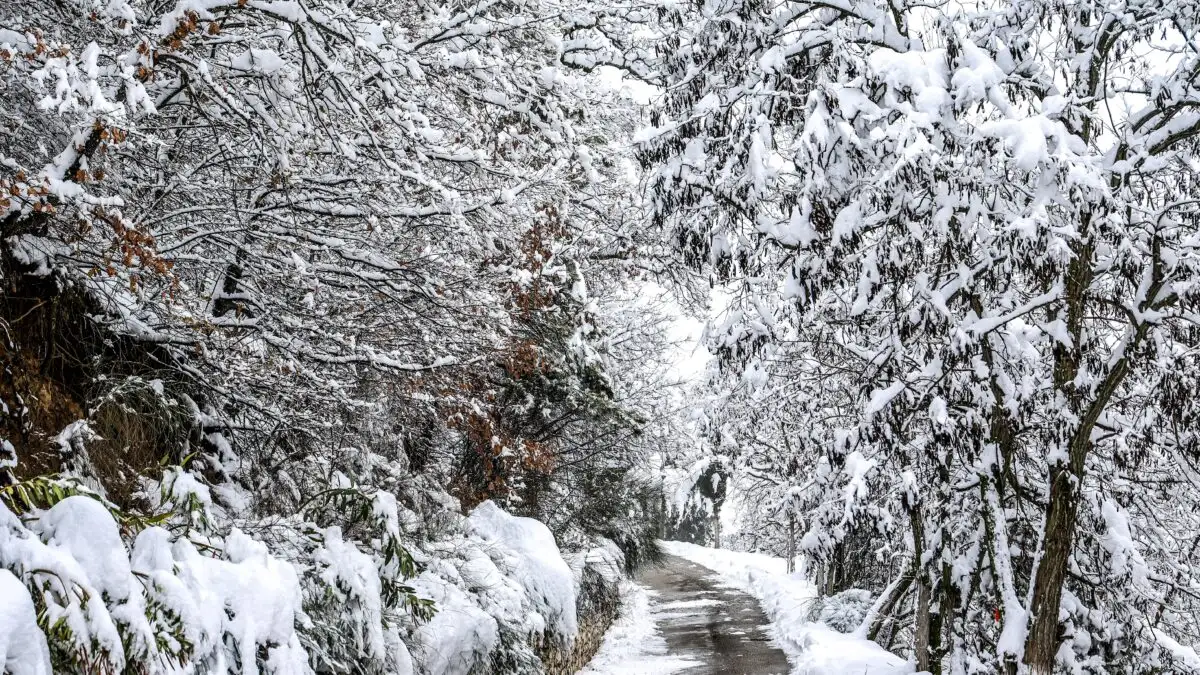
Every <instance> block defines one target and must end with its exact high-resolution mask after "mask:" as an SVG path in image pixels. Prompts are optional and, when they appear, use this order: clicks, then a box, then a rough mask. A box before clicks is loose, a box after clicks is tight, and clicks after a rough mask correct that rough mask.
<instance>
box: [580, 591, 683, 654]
mask: <svg viewBox="0 0 1200 675" xmlns="http://www.w3.org/2000/svg"><path fill="white" fill-rule="evenodd" d="M652 593H653V591H650V590H647V589H646V588H644V587H642V586H639V585H638V584H635V583H633V582H632V581H622V582H621V598H622V606H621V617H620V618H619V619H617V620H616V621H615V622H613V625H612V628H610V629H609V630H608V633H607V634H606V635H605V636H604V642H603V644H601V645H600V649H599V651H597V652H596V656H594V657H593V658H592V660H591V662H590V663H588V664H587V665H586V666H584V668H583V670H581V671H579V675H669V673H677V672H679V671H681V670H684V669H686V668H690V667H692V666H695V665H698V663H697V662H696V661H693V660H690V659H685V658H680V657H678V656H671V655H670V654H667V642H666V640H664V639H663V636H662V634H661V633H660V632H659V630H658V625H657V622H656V621H655V618H656V616H657V613H656V612H654V611H652V610H651V609H650V595H651V594H652Z"/></svg>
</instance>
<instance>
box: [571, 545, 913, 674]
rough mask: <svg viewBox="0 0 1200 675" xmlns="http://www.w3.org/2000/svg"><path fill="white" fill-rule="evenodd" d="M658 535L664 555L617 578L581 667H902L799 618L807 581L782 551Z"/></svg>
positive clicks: (806, 600)
mask: <svg viewBox="0 0 1200 675" xmlns="http://www.w3.org/2000/svg"><path fill="white" fill-rule="evenodd" d="M663 545H664V547H665V548H666V550H667V551H668V552H669V553H670V554H671V555H669V556H668V557H667V560H666V562H665V563H664V564H663V565H662V566H660V567H657V568H649V569H646V570H644V571H643V572H642V573H641V575H640V576H639V578H638V582H639V583H632V582H629V583H627V585H626V587H625V589H624V590H625V597H626V601H625V609H624V611H623V614H622V617H621V619H620V620H618V621H617V623H616V624H614V626H613V628H612V629H611V630H610V631H609V634H608V635H607V636H606V638H605V642H604V644H603V645H602V646H601V648H600V651H599V653H598V654H597V655H596V658H595V659H594V660H593V661H592V662H591V663H590V664H589V666H588V668H586V669H584V670H583V671H582V674H581V675H668V674H670V673H681V674H682V675H770V674H773V673H780V674H784V673H789V672H790V673H794V674H798V675H905V674H907V673H911V672H912V666H911V665H910V664H908V663H906V662H905V661H904V660H903V659H901V658H899V657H897V656H895V655H894V654H890V653H888V652H887V651H885V650H883V649H882V648H880V647H879V645H877V644H875V643H874V642H870V641H868V640H865V639H863V638H861V637H857V636H855V635H851V634H844V633H839V632H837V631H835V630H833V629H831V628H829V627H827V626H825V625H824V624H820V623H813V622H811V621H809V620H808V618H807V617H808V611H807V608H808V607H809V605H810V603H811V601H812V599H813V597H814V589H813V588H812V585H811V584H810V583H809V582H808V581H807V580H805V579H804V578H803V577H802V575H789V574H787V573H786V572H785V571H784V567H785V565H784V561H783V560H781V559H778V558H773V557H771V556H765V555H761V554H757V553H740V552H736V551H726V550H717V549H709V548H704V547H700V546H692V545H690V544H680V543H678V542H664V543H663ZM781 649H782V651H781ZM785 654H786V656H785ZM789 660H790V664H789Z"/></svg>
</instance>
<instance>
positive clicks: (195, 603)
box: [0, 494, 308, 675]
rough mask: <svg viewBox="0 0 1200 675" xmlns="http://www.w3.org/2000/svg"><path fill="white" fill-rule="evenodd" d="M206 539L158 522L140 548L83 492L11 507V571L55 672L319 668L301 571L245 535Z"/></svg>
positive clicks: (7, 565) (0, 542) (2, 533)
mask: <svg viewBox="0 0 1200 675" xmlns="http://www.w3.org/2000/svg"><path fill="white" fill-rule="evenodd" d="M202 543H203V548H204V550H205V551H206V553H203V554H202V553H201V552H200V549H198V548H197V546H196V544H193V542H191V541H189V540H188V539H187V538H179V537H175V536H174V535H172V534H171V533H170V532H168V531H167V530H165V529H163V528H161V527H157V526H150V527H146V528H145V529H143V530H142V531H141V532H140V533H139V534H138V535H137V537H136V539H135V540H134V543H133V547H132V550H130V549H129V548H128V547H126V545H125V542H124V540H123V539H122V537H121V534H120V528H119V527H118V524H117V521H116V520H115V519H114V518H113V515H112V512H111V511H110V505H107V504H105V503H104V502H102V501H101V500H100V499H98V498H96V497H94V496H87V495H84V494H73V495H70V496H67V497H65V498H64V499H62V500H60V501H58V502H57V503H55V504H53V505H52V506H49V508H45V509H38V508H33V509H30V510H28V511H26V512H24V513H23V515H22V517H21V518H18V517H17V516H16V515H15V514H14V513H13V512H12V511H11V510H9V508H8V507H7V506H5V505H3V504H2V503H0V567H2V568H4V569H6V570H7V571H8V572H9V573H11V574H12V575H14V576H15V578H17V579H19V580H20V581H21V582H22V584H23V593H25V597H26V598H28V599H29V602H30V603H31V604H32V605H33V606H34V607H36V608H37V611H38V623H39V627H40V629H41V631H42V632H43V633H44V634H45V636H46V637H47V638H48V640H47V642H48V644H49V650H48V652H47V657H48V662H46V663H43V664H42V665H44V666H45V668H46V670H47V672H49V671H51V670H53V671H54V672H79V671H95V670H99V671H103V672H121V671H123V670H126V669H129V670H132V671H142V672H149V673H158V672H173V669H174V668H176V667H183V666H184V665H186V664H188V663H192V664H196V665H203V667H205V668H206V669H207V671H208V672H211V673H235V672H236V673H253V672H265V673H279V674H281V675H282V674H285V673H286V674H291V673H306V672H308V665H307V657H306V655H305V652H304V649H303V648H302V647H301V646H300V642H299V638H298V637H297V635H296V632H295V626H296V623H297V622H298V621H299V620H301V617H302V613H301V608H300V587H299V582H298V578H297V575H296V572H295V570H294V568H293V567H292V566H291V565H290V564H288V563H286V562H283V561H280V560H278V559H276V558H273V557H271V556H270V555H269V554H268V552H267V549H266V547H265V546H264V545H263V544H262V543H261V542H257V541H255V540H254V539H252V538H251V537H249V536H247V535H246V534H244V533H242V532H240V531H238V530H236V529H234V530H233V531H231V532H230V533H229V534H228V535H227V536H225V537H223V538H218V537H209V538H205V540H204V541H203V542H202ZM213 553H216V554H217V555H215V556H214V555H212V554H213ZM10 585H11V584H10ZM18 602H23V601H18ZM30 672H33V671H30Z"/></svg>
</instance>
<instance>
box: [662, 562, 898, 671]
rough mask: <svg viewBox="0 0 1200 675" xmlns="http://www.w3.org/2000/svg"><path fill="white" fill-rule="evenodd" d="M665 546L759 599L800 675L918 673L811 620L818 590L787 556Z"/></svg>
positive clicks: (864, 643)
mask: <svg viewBox="0 0 1200 675" xmlns="http://www.w3.org/2000/svg"><path fill="white" fill-rule="evenodd" d="M662 545H663V548H664V549H665V550H666V551H667V552H668V553H671V554H673V555H677V556H679V557H681V558H685V559H687V560H690V561H692V562H694V563H696V564H698V565H702V566H704V567H707V568H708V569H710V570H712V571H713V572H716V574H717V576H718V577H719V578H720V579H721V580H722V581H723V582H725V583H727V584H729V585H730V586H732V587H734V588H737V589H738V590H741V591H744V592H746V593H749V594H751V595H753V596H754V597H756V598H758V601H759V604H761V605H762V608H763V611H764V612H765V613H766V614H767V617H768V618H770V620H771V629H772V632H773V634H774V637H775V641H776V642H777V643H778V644H779V646H780V647H781V648H782V649H783V650H784V652H785V653H786V654H787V656H788V659H789V660H790V661H791V662H792V665H793V667H794V670H793V673H795V675H900V674H901V673H911V672H913V667H912V665H911V664H909V663H907V662H906V661H905V660H904V659H901V658H900V657H898V656H896V655H895V654H892V653H890V652H888V651H887V650H885V649H883V648H882V647H880V646H879V645H878V644H876V643H874V642H871V641H869V640H865V639H863V638H860V637H855V636H854V635H851V634H846V633H839V632H838V631H836V630H834V629H832V628H830V627H828V626H826V625H824V624H822V623H815V622H812V621H809V620H808V616H809V611H810V609H811V608H812V606H813V603H814V602H815V600H816V597H817V593H816V588H815V587H814V586H813V584H812V583H811V582H810V581H808V580H807V579H805V578H804V576H803V575H802V574H800V573H794V574H790V575H789V574H788V573H787V562H786V561H785V560H784V559H783V558H776V557H774V556H769V555H764V554H761V553H745V552H742V551H726V550H723V549H712V548H705V547H703V546H696V545H693V544H685V543H682V542H676V541H664V542H662Z"/></svg>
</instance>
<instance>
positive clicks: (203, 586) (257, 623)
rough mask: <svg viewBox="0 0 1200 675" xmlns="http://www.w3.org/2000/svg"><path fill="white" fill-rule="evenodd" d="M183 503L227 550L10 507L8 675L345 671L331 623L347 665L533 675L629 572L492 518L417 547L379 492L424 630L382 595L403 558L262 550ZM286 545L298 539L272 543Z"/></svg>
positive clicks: (454, 523) (184, 534)
mask: <svg viewBox="0 0 1200 675" xmlns="http://www.w3.org/2000/svg"><path fill="white" fill-rule="evenodd" d="M177 482H178V481H177ZM197 485H199V484H197ZM175 487H179V486H178V485H175ZM175 492H179V490H166V491H165V492H164V494H166V495H174V493H175ZM187 494H188V495H189V496H190V497H195V499H191V498H189V499H187V500H184V501H186V507H187V508H185V509H184V510H188V509H194V510H195V511H198V512H202V513H203V514H204V516H203V520H205V521H220V522H222V523H224V524H225V525H226V526H227V529H226V530H225V533H224V534H223V535H218V534H216V533H215V531H209V532H207V533H204V532H200V531H197V530H189V529H186V528H184V529H180V528H179V527H178V525H179V523H178V522H175V521H172V522H173V523H174V524H173V525H170V524H169V523H167V522H164V523H163V524H164V525H169V526H170V529H167V528H165V527H160V526H158V525H150V526H141V527H138V528H135V529H136V533H134V531H135V530H134V529H131V528H130V527H129V524H128V523H122V524H120V525H119V524H118V522H117V520H116V519H115V518H114V514H113V512H111V511H110V509H109V507H108V506H107V505H105V504H104V503H103V502H102V501H101V500H100V499H98V498H97V497H94V496H88V495H74V496H67V497H66V498H64V499H61V500H60V501H57V503H54V504H53V506H50V507H49V508H46V509H32V510H29V511H26V512H24V513H22V514H21V515H20V516H19V517H18V515H16V514H15V513H13V512H12V511H10V510H9V508H8V507H6V506H5V505H4V502H2V501H0V672H4V673H11V675H48V674H49V673H52V672H55V670H56V667H55V665H54V664H56V663H57V664H66V663H73V664H81V663H83V664H92V666H94V667H95V668H98V669H100V670H105V671H111V672H121V671H123V670H127V669H133V670H139V671H140V672H146V673H147V674H157V673H163V674H175V673H195V672H206V673H213V674H221V673H239V674H241V675H246V674H254V673H264V674H266V673H272V674H276V675H307V674H309V673H311V672H313V670H312V668H313V663H322V662H324V663H332V662H331V660H330V659H331V658H336V656H337V655H336V654H333V653H329V652H327V651H323V650H325V649H326V647H327V646H328V642H326V643H322V642H321V641H320V639H315V638H314V636H316V637H317V638H320V637H322V636H321V635H320V632H319V631H320V630H321V628H320V626H321V625H322V623H325V624H326V625H327V627H332V630H333V631H335V634H334V635H333V636H332V638H330V639H331V640H332V642H333V643H335V644H337V645H340V647H339V649H344V650H349V651H350V652H353V653H357V654H360V655H366V656H367V657H368V658H367V661H366V662H369V663H371V664H373V666H372V667H373V668H377V671H378V672H380V673H383V672H386V673H389V674H390V675H411V674H412V673H414V672H420V673H423V674H425V673H428V674H430V675H465V673H468V672H471V671H474V672H479V671H480V669H483V671H484V672H498V671H497V668H498V667H499V666H497V667H496V668H494V667H493V665H494V664H495V663H498V662H497V661H494V659H504V660H505V661H504V663H506V664H508V665H509V666H511V665H512V664H520V663H528V664H531V665H532V666H534V667H536V664H537V656H536V654H535V652H534V644H535V643H537V642H539V641H546V640H555V641H558V642H559V643H562V644H569V643H570V642H571V640H572V639H573V638H574V635H575V632H576V625H577V623H576V622H577V618H576V608H575V600H576V593H577V589H578V588H579V578H580V576H581V575H582V572H583V569H584V568H585V567H590V568H592V569H596V570H598V571H599V572H600V574H601V575H602V576H605V577H606V578H607V577H608V576H611V575H612V574H613V573H614V572H615V573H617V574H619V570H620V569H621V566H622V559H621V557H620V551H619V549H616V547H615V545H611V543H608V542H594V545H593V546H592V547H591V548H588V547H584V548H583V549H582V550H581V551H580V552H579V553H576V554H573V555H571V556H568V558H570V559H571V563H568V562H567V560H565V559H564V556H563V555H562V554H561V553H560V551H559V549H558V547H557V545H556V543H555V540H554V537H553V536H552V535H551V533H550V531H549V529H547V528H546V526H545V525H543V524H541V523H540V522H538V521H536V520H532V519H528V518H518V517H514V516H511V515H509V514H507V513H505V512H504V511H503V510H501V509H500V508H499V507H497V506H495V505H494V504H492V503H490V502H485V503H484V504H482V505H481V506H479V507H477V508H476V509H475V511H474V512H473V513H472V514H471V515H470V516H469V517H467V518H462V517H459V516H457V515H455V514H454V513H453V511H452V510H449V509H447V511H446V513H445V514H444V515H445V517H446V522H445V523H444V524H443V526H442V528H441V529H440V531H439V532H437V533H436V535H433V534H430V533H427V535H428V536H426V537H424V538H418V537H417V536H416V534H415V533H409V532H408V529H409V528H410V527H412V526H413V524H414V521H415V520H416V514H415V513H412V512H409V511H407V510H406V509H404V507H402V506H400V507H397V504H396V502H395V500H394V499H391V498H390V494H388V493H383V492H378V493H376V494H375V499H374V503H375V507H377V508H375V510H376V511H378V514H377V515H379V516H380V519H381V521H382V522H384V523H385V527H384V529H386V530H394V531H395V532H396V533H397V535H398V536H400V537H401V538H403V539H405V540H406V545H408V547H409V550H410V551H411V553H412V555H413V557H414V558H416V559H417V561H418V562H419V563H421V564H422V565H423V569H422V570H421V572H420V573H419V574H418V575H417V576H416V577H415V578H413V579H410V580H409V582H410V583H411V585H412V587H413V588H414V589H415V591H416V594H417V595H418V596H420V597H423V598H429V599H432V600H434V601H435V603H436V609H437V613H436V614H435V615H434V617H433V619H432V620H431V621H429V622H428V623H427V624H425V625H423V626H420V627H418V625H417V622H415V621H412V620H411V617H409V618H406V617H405V616H403V615H397V614H395V612H394V611H393V612H391V613H390V615H389V611H388V610H387V608H386V604H387V603H386V602H385V601H384V599H383V597H382V596H383V595H384V594H385V592H386V588H385V587H386V583H385V582H384V580H386V579H387V578H389V574H392V573H394V570H393V569H392V568H393V567H394V566H395V564H396V563H395V560H394V558H391V559H389V558H388V557H386V556H385V555H382V554H381V553H380V551H372V550H368V549H366V548H364V547H363V545H362V543H361V542H356V541H353V540H351V539H349V538H345V537H343V535H342V532H341V531H340V529H339V528H336V527H334V528H326V529H324V530H320V531H316V532H315V533H313V534H312V538H310V539H305V540H302V541H304V542H308V543H309V544H312V543H313V542H317V544H316V546H315V548H307V549H306V548H304V547H303V546H301V545H300V544H299V543H297V542H300V541H301V540H300V539H299V538H298V537H296V536H295V535H296V533H298V532H301V531H303V527H301V526H302V523H300V522H296V523H291V522H286V521H281V522H279V523H277V524H276V527H275V528H274V533H275V534H274V535H273V536H272V537H270V538H267V539H265V540H260V539H258V538H256V537H254V536H251V535H250V534H247V533H246V532H243V531H241V530H239V529H237V528H236V527H232V526H231V524H232V522H234V521H233V520H231V519H230V518H229V517H228V514H225V513H223V512H222V511H221V510H220V509H219V508H216V507H214V506H213V504H212V503H211V502H209V501H208V496H207V491H206V490H190V491H187ZM175 496H177V495H175ZM195 515H196V512H192V513H190V514H189V515H188V517H192V516H195ZM284 530H286V532H289V533H291V534H289V535H287V536H279V535H278V532H280V531H284ZM267 541H269V542H270V546H268V543H266V542H267ZM613 581H614V583H615V579H614V580H613ZM39 610H40V611H41V625H39ZM331 617H332V618H331ZM330 621H333V622H334V623H332V624H330V623H328V622H330ZM315 631H316V632H315ZM327 632H328V630H327ZM89 667H90V666H89ZM371 672H376V670H375V669H373V670H372V671H371ZM521 672H524V671H521Z"/></svg>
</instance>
